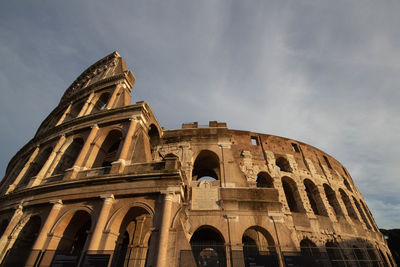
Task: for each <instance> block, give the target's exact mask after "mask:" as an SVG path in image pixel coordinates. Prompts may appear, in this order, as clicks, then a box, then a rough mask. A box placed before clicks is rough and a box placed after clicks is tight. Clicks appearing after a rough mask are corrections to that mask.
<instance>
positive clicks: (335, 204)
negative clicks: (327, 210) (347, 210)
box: [324, 184, 343, 216]
mask: <svg viewBox="0 0 400 267" xmlns="http://www.w3.org/2000/svg"><path fill="white" fill-rule="evenodd" d="M324 191H325V196H326V198H327V199H328V202H329V205H330V206H331V207H332V208H333V211H334V212H335V214H336V216H343V211H342V208H341V207H340V205H339V201H338V200H337V198H336V194H335V191H333V190H332V188H331V187H330V186H329V185H327V184H324Z"/></svg>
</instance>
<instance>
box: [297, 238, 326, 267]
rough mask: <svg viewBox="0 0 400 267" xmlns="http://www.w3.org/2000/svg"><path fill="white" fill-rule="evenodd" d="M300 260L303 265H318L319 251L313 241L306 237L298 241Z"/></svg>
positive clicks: (320, 263)
mask: <svg viewBox="0 0 400 267" xmlns="http://www.w3.org/2000/svg"><path fill="white" fill-rule="evenodd" d="M300 252H301V261H302V263H303V264H304V266H320V265H322V264H323V262H320V260H321V253H320V251H319V249H318V248H317V246H316V245H315V243H314V242H312V241H311V240H310V239H308V238H304V239H303V240H301V241H300Z"/></svg>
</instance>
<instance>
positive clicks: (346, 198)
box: [339, 189, 358, 220]
mask: <svg viewBox="0 0 400 267" xmlns="http://www.w3.org/2000/svg"><path fill="white" fill-rule="evenodd" d="M339 192H340V195H341V197H342V201H343V203H344V206H345V207H346V210H347V214H348V215H349V216H350V217H351V218H353V219H356V220H357V219H358V217H357V214H356V212H355V210H354V208H353V205H352V204H351V202H350V198H349V196H348V195H347V194H346V193H345V192H344V190H343V189H339Z"/></svg>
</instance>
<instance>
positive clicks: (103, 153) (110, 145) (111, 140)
mask: <svg viewBox="0 0 400 267" xmlns="http://www.w3.org/2000/svg"><path fill="white" fill-rule="evenodd" d="M121 140H122V133H121V132H120V131H118V130H112V131H110V132H109V133H108V135H107V137H106V139H105V140H104V141H103V143H102V145H101V147H100V149H99V152H98V154H97V157H96V159H95V161H94V164H93V166H92V167H93V168H97V167H110V166H111V163H112V162H114V161H116V160H117V159H118V154H117V153H118V150H119V146H120V144H121Z"/></svg>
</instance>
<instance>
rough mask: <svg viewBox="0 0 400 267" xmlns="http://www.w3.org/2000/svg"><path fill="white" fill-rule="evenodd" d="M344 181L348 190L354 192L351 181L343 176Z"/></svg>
mask: <svg viewBox="0 0 400 267" xmlns="http://www.w3.org/2000/svg"><path fill="white" fill-rule="evenodd" d="M343 183H344V185H345V186H346V188H347V190H349V191H350V192H353V190H352V189H351V186H350V184H349V182H347V180H346V178H343Z"/></svg>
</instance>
